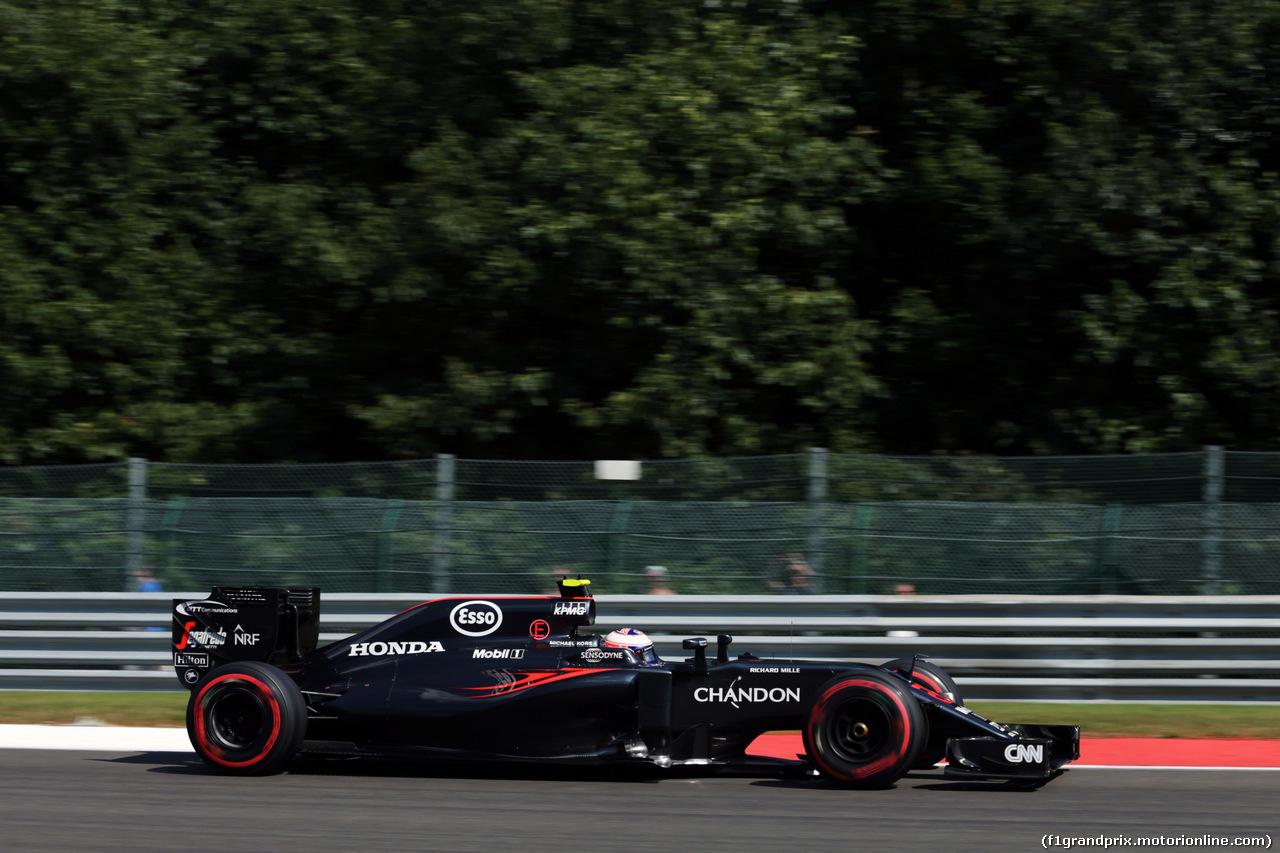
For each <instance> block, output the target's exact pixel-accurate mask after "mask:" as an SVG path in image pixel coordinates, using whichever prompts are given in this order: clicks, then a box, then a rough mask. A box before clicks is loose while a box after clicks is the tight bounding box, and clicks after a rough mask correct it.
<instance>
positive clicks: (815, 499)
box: [804, 447, 827, 592]
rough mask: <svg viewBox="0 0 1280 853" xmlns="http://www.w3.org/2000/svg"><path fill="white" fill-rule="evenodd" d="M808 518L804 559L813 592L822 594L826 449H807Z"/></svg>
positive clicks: (824, 554)
mask: <svg viewBox="0 0 1280 853" xmlns="http://www.w3.org/2000/svg"><path fill="white" fill-rule="evenodd" d="M807 503H808V505H809V513H808V515H809V518H808V524H807V525H806V527H807V529H806V531H805V543H804V550H805V559H807V560H808V562H809V566H810V567H811V568H812V569H813V572H814V575H815V577H814V581H815V583H814V586H815V587H816V589H814V592H823V591H824V590H823V570H824V569H825V568H826V547H827V546H826V541H825V532H826V531H825V530H824V529H823V526H824V524H825V522H826V504H827V449H826V448H825V447H810V448H809V494H808V496H807Z"/></svg>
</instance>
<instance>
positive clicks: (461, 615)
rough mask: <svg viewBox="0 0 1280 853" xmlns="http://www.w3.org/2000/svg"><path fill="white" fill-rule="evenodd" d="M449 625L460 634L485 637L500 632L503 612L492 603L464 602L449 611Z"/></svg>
mask: <svg viewBox="0 0 1280 853" xmlns="http://www.w3.org/2000/svg"><path fill="white" fill-rule="evenodd" d="M449 624H450V625H452V626H453V630H455V631H457V632H458V633H459V634H466V635H467V636H468V637H484V636H487V635H489V634H492V633H493V632H494V631H496V630H498V626H499V625H501V624H502V611H501V610H500V609H499V608H498V605H496V604H494V603H493V602H491V601H464V602H462V603H461V604H459V605H458V606H457V607H455V608H453V610H451V611H449Z"/></svg>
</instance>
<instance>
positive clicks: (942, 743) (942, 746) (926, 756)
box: [880, 658, 964, 770]
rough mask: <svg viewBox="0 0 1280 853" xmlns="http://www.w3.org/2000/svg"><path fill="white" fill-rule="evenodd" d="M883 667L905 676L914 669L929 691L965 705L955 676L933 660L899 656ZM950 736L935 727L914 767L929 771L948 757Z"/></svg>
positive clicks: (916, 680) (914, 677)
mask: <svg viewBox="0 0 1280 853" xmlns="http://www.w3.org/2000/svg"><path fill="white" fill-rule="evenodd" d="M880 668H881V669H887V670H890V671H895V672H897V673H899V674H900V675H902V676H903V677H904V678H905V677H906V675H907V673H908V672H910V673H911V681H912V683H914V684H918V685H920V686H921V687H923V688H924V689H925V690H929V691H932V692H934V693H937V694H938V695H939V696H942V697H943V698H946V699H950V700H951V701H952V702H953V703H955V704H956V705H963V704H964V697H963V696H961V695H960V687H959V685H957V684H956V682H955V679H953V678H952V677H951V675H950V673H948V672H947V671H946V670H945V669H943V668H942V667H940V666H938V665H937V664H934V663H930V662H929V661H927V660H920V659H913V658H895V659H894V660H891V661H888V662H886V663H882V664H880ZM947 737H948V735H947V733H946V732H945V731H937V730H934V729H931V730H930V732H929V741H928V743H926V744H925V746H924V749H923V750H921V752H920V758H919V759H917V761H916V764H915V767H914V768H913V769H915V770H927V769H929V768H930V767H933V766H934V765H936V764H937V763H938V762H939V761H941V760H942V759H944V758H946V757H947Z"/></svg>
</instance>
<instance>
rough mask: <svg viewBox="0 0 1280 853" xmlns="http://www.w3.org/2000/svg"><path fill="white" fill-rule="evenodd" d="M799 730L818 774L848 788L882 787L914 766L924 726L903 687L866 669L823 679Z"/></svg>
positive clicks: (925, 732) (925, 731) (921, 715)
mask: <svg viewBox="0 0 1280 853" xmlns="http://www.w3.org/2000/svg"><path fill="white" fill-rule="evenodd" d="M803 735H804V748H805V751H806V752H807V753H808V755H809V758H810V759H811V760H812V761H813V762H814V763H815V764H816V765H817V767H818V770H819V771H820V772H821V773H822V775H824V776H826V777H827V778H828V779H831V780H832V781H834V782H838V783H840V784H842V785H847V786H849V787H853V788H882V787H885V786H887V785H891V784H893V782H894V781H896V780H897V779H898V778H899V777H901V776H902V775H903V774H904V773H906V772H907V771H908V770H910V769H911V768H912V767H914V766H915V762H916V760H917V759H918V757H919V755H920V751H921V749H923V748H924V745H925V742H926V741H927V740H928V737H929V731H928V723H927V722H926V720H925V716H924V711H922V710H921V708H920V705H919V703H918V702H917V701H916V700H915V699H914V698H912V697H911V695H910V694H909V693H908V690H907V688H906V686H905V685H903V684H902V683H901V682H898V681H896V680H894V679H893V678H892V676H889V675H883V674H877V673H875V672H870V671H869V672H851V673H845V674H843V675H838V676H836V677H835V678H833V679H831V680H830V681H828V682H827V683H826V684H824V685H823V686H822V689H821V690H819V691H818V698H817V701H815V702H814V704H813V709H812V710H811V711H810V712H809V719H808V720H807V721H806V722H805V726H804V730H803Z"/></svg>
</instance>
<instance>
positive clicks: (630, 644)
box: [604, 628, 662, 666]
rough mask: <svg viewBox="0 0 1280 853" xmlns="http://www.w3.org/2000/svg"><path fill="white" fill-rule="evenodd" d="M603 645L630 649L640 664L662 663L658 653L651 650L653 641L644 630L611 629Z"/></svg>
mask: <svg viewBox="0 0 1280 853" xmlns="http://www.w3.org/2000/svg"><path fill="white" fill-rule="evenodd" d="M604 647H605V648H606V649H631V651H633V652H635V653H636V657H638V658H640V665H641V666H658V665H659V664H661V663H662V659H661V658H659V657H658V653H657V652H655V651H654V650H653V641H652V640H650V639H649V638H648V637H647V636H646V635H645V633H644V631H637V630H636V629H635V628H619V629H618V630H616V631H613V632H612V633H610V634H609V636H607V637H605V639H604Z"/></svg>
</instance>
